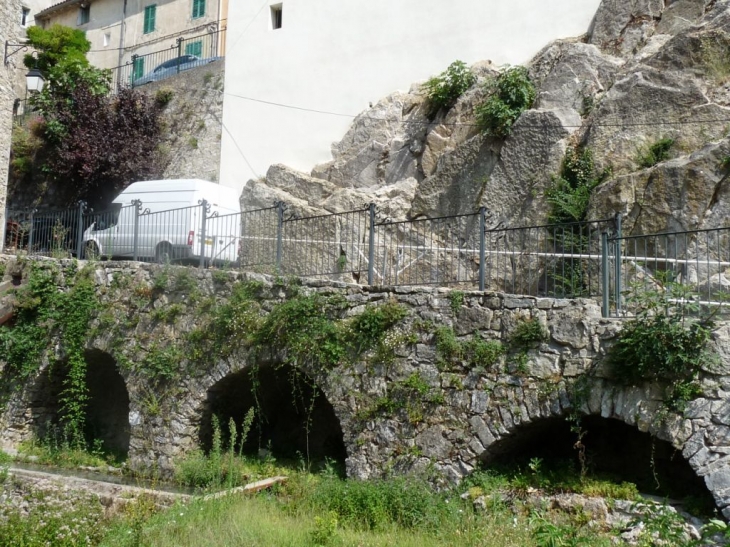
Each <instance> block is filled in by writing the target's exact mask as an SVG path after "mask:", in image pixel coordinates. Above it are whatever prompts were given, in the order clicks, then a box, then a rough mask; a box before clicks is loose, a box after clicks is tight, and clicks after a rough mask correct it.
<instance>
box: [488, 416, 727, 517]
mask: <svg viewBox="0 0 730 547" xmlns="http://www.w3.org/2000/svg"><path fill="white" fill-rule="evenodd" d="M580 431H581V432H582V436H581V438H580V440H581V442H582V444H583V445H584V446H585V465H586V469H587V471H588V474H589V476H595V477H600V478H607V479H611V480H615V481H627V482H632V483H634V484H636V485H637V487H638V488H639V491H640V492H642V493H646V494H653V495H658V496H661V497H668V498H672V499H677V500H682V499H687V498H692V500H693V504H698V506H699V507H701V508H703V509H704V510H706V511H711V510H712V509H714V508H715V501H714V498H713V496H712V493H711V492H710V491H709V490H708V488H707V486H706V485H705V481H704V480H703V478H702V477H699V476H698V475H697V474H696V473H695V471H694V470H693V469H692V467H691V466H690V464H689V462H688V461H687V460H685V459H684V457H683V456H682V453H681V451H680V450H677V449H676V448H675V447H673V446H672V445H671V443H669V442H667V441H663V440H661V439H658V438H657V437H654V436H652V435H651V434H649V433H643V432H641V431H640V430H639V429H638V428H637V427H635V426H631V425H628V424H626V423H624V422H622V421H621V420H619V419H616V418H603V417H601V416H597V415H588V416H583V417H582V418H581V421H580ZM577 441H578V432H577V431H576V430H575V423H574V422H572V421H569V420H568V419H567V418H565V417H549V418H541V419H537V420H535V421H532V422H530V423H528V424H524V425H520V426H517V427H516V428H515V429H514V430H513V431H512V432H511V433H510V434H509V435H507V436H505V437H503V438H501V439H500V440H498V441H496V442H494V443H493V444H492V445H490V446H489V449H488V451H487V452H486V453H485V454H483V455H482V457H481V462H482V467H483V468H490V467H494V468H504V467H510V468H513V467H514V466H518V467H520V468H521V469H522V470H527V469H528V464H529V463H530V460H531V459H533V458H540V459H541V462H542V463H541V466H545V467H546V468H549V467H551V466H560V465H563V466H564V465H566V464H567V465H569V466H570V467H572V469H573V470H574V471H575V472H576V473H578V472H580V469H581V462H580V459H579V450H578V448H577V447H576V442H577Z"/></svg>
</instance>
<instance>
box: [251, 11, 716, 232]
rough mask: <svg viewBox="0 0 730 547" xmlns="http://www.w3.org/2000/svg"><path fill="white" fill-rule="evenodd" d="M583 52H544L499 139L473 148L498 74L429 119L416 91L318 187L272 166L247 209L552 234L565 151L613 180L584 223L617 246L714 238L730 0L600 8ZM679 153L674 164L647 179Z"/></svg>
mask: <svg viewBox="0 0 730 547" xmlns="http://www.w3.org/2000/svg"><path fill="white" fill-rule="evenodd" d="M587 30H588V34H587V35H586V36H585V37H583V38H575V39H569V40H558V41H555V42H553V43H551V44H548V45H547V46H546V47H545V48H544V49H543V50H542V51H540V52H539V53H538V54H537V55H536V56H535V58H534V59H533V60H532V61H531V62H530V63H529V65H528V70H529V74H530V77H531V79H532V81H533V83H534V84H535V86H536V90H537V99H536V101H535V104H534V105H533V108H532V109H531V110H528V111H526V112H524V113H523V114H522V115H521V117H520V118H519V119H518V120H517V122H516V123H515V124H514V126H513V128H512V132H511V134H510V135H509V137H507V138H506V139H496V138H492V137H488V136H486V135H484V134H483V133H481V132H480V129H479V127H478V125H477V119H476V116H475V108H476V107H477V106H478V105H479V104H480V103H481V102H482V101H483V100H484V99H485V97H486V96H487V94H488V93H489V86H488V85H486V84H488V83H489V82H490V81H492V80H493V79H494V77H495V75H496V74H497V71H496V70H495V67H493V66H492V64H491V62H489V61H484V62H481V63H477V64H475V65H473V66H472V67H471V70H472V72H473V73H474V74H475V75H476V76H477V83H476V84H475V85H473V86H472V87H471V88H470V89H469V90H467V91H466V92H465V93H464V95H463V96H462V97H461V98H460V99H459V100H458V101H457V102H456V104H454V105H453V106H452V107H451V108H449V109H444V110H442V111H440V112H437V113H436V114H435V115H433V116H432V117H431V118H429V106H428V104H427V98H426V97H425V95H424V93H423V91H422V86H421V85H419V84H415V85H413V87H412V88H411V89H410V90H409V91H408V92H396V93H393V94H392V95H390V96H388V97H385V98H384V99H382V100H381V101H380V102H378V103H377V104H376V105H375V106H372V107H371V108H369V109H368V110H367V111H365V112H363V113H362V114H361V115H360V116H358V117H357V118H356V119H355V121H354V122H353V124H352V126H351V128H350V130H349V131H348V132H347V134H346V135H345V136H344V137H343V139H342V140H341V141H340V142H339V143H335V144H334V145H333V148H332V155H333V160H332V161H331V162H328V163H326V164H323V165H319V166H317V167H315V168H314V169H313V170H312V173H311V176H310V175H305V174H301V173H296V172H294V171H292V170H290V169H287V168H285V167H284V166H274V167H272V169H271V170H270V171H269V173H268V174H267V176H266V178H265V179H263V180H260V181H252V182H250V183H249V186H250V188H249V187H247V188H246V190H245V192H244V197H243V203H244V208H246V209H248V208H251V206H252V205H257V206H264V205H265V206H270V202H272V201H273V199H282V200H284V201H287V202H291V203H292V204H293V207H294V208H298V209H299V214H304V213H313V214H314V213H322V212H337V211H346V210H352V209H358V208H360V207H361V206H364V205H365V204H366V203H370V202H374V203H376V204H377V205H378V207H379V208H381V209H382V212H383V214H384V215H386V216H388V217H390V218H393V219H406V218H423V217H428V218H436V217H442V216H449V215H459V214H469V213H474V212H476V211H478V209H479V208H480V207H482V206H483V207H485V208H486V209H487V213H488V214H487V222H488V226H489V227H490V228H496V227H513V226H526V225H535V224H541V223H543V222H545V220H546V219H547V217H548V212H549V206H548V204H547V203H546V200H545V191H546V189H547V188H549V186H550V185H551V184H552V180H553V177H554V176H555V175H556V174H557V173H558V172H559V171H560V167H561V163H562V161H563V158H564V155H565V151H566V149H567V148H568V147H573V146H584V147H587V148H589V149H590V150H591V151H592V153H593V157H594V160H595V164H596V167H597V170H599V171H604V170H605V172H606V173H607V174H608V176H607V178H606V180H605V181H604V182H603V183H602V184H601V185H600V186H599V187H598V188H596V189H595V190H594V191H593V195H592V197H591V201H590V208H589V211H588V215H589V218H608V217H612V216H613V215H614V214H615V213H622V214H623V215H624V230H625V232H626V233H636V234H641V233H651V232H657V231H667V230H690V229H697V228H707V227H717V226H722V225H723V222H724V220H723V219H725V218H727V216H728V213H730V190H728V187H727V186H728V185H727V182H726V178H727V172H726V169H725V167H724V166H726V165H727V162H726V159H725V158H726V157H727V156H728V155H730V141H729V140H728V132H729V131H730V61H728V59H730V0H674V1H672V2H668V1H665V0H604V1H603V2H602V3H601V5H600V7H599V9H598V12H597V13H596V16H595V19H594V22H593V24H592V26H591V28H590V29H587ZM661 139H672V140H673V141H674V143H673V145H672V146H671V148H670V150H669V158H668V159H662V160H661V161H660V162H659V163H658V164H657V165H654V166H652V167H650V168H646V167H643V166H642V164H646V161H642V157H646V153H647V151H648V150H649V149H650V147H651V146H652V145H654V144H655V143H657V142H658V141H660V140H661Z"/></svg>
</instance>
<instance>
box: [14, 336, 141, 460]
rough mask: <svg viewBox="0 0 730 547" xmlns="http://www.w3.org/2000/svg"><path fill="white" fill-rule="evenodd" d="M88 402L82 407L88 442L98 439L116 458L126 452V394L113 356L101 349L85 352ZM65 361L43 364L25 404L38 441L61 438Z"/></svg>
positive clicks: (58, 440)
mask: <svg viewBox="0 0 730 547" xmlns="http://www.w3.org/2000/svg"><path fill="white" fill-rule="evenodd" d="M84 358H85V360H86V386H87V388H88V396H89V398H88V401H87V404H86V409H85V416H84V418H85V420H84V426H85V429H84V436H85V438H86V441H87V442H88V443H89V444H90V445H91V444H93V442H94V441H95V440H98V441H101V443H102V445H103V449H104V450H105V451H106V452H108V453H110V454H113V455H114V456H115V457H117V458H118V459H126V457H127V455H128V453H129V440H130V427H129V393H128V392H127V385H126V383H125V381H124V378H122V375H121V374H120V373H119V370H118V368H117V364H116V361H115V360H114V358H113V357H112V356H111V355H109V354H108V353H105V352H103V351H100V350H87V351H85V352H84ZM68 373H69V369H68V364H67V363H65V362H57V363H53V364H51V365H48V366H46V367H45V368H44V369H43V370H42V371H41V372H40V374H39V375H38V377H37V379H36V381H35V382H34V384H33V388H32V393H31V396H30V397H29V399H28V402H27V406H28V410H29V411H30V415H31V420H32V431H33V435H34V436H35V438H36V439H38V440H40V441H41V442H50V443H52V444H59V443H62V442H63V441H64V435H63V431H62V429H63V404H62V397H63V391H64V388H65V381H66V379H67V377H68Z"/></svg>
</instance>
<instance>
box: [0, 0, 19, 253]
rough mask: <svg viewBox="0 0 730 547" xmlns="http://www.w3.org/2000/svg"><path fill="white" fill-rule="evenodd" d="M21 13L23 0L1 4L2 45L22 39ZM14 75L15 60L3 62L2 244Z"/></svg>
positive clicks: (0, 129)
mask: <svg viewBox="0 0 730 547" xmlns="http://www.w3.org/2000/svg"><path fill="white" fill-rule="evenodd" d="M22 14H23V7H22V5H21V3H20V0H3V2H1V3H0V41H2V43H3V44H5V43H6V42H10V43H17V42H19V41H20V39H21V36H20V35H21V33H22V27H21V17H22ZM15 57H18V55H16V56H15ZM3 61H5V59H3ZM15 74H16V70H15V66H14V65H13V64H12V63H5V62H3V65H2V66H0V243H2V241H4V240H5V201H6V197H7V190H8V164H9V161H10V142H11V138H12V127H13V103H14V102H15V99H16V93H15V89H14V88H15ZM0 248H2V245H1V244H0Z"/></svg>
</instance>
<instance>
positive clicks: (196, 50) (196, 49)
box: [185, 40, 203, 57]
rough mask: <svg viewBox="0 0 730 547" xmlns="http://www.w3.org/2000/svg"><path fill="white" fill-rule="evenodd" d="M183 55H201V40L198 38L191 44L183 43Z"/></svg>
mask: <svg viewBox="0 0 730 547" xmlns="http://www.w3.org/2000/svg"><path fill="white" fill-rule="evenodd" d="M185 55H195V56H196V57H201V56H202V55H203V41H202V40H198V41H197V42H193V43H191V44H185Z"/></svg>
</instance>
